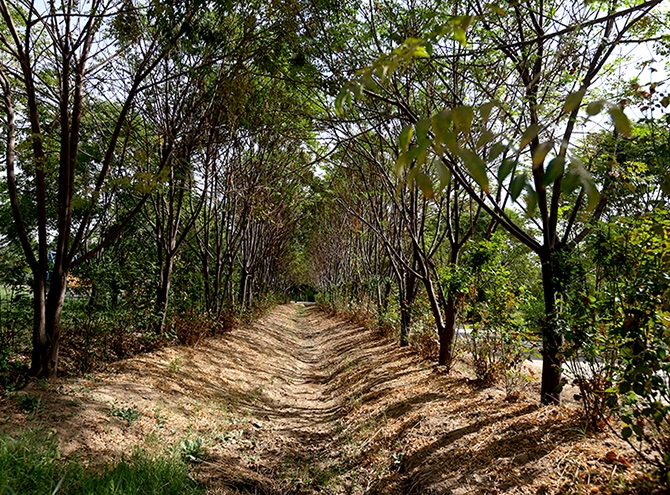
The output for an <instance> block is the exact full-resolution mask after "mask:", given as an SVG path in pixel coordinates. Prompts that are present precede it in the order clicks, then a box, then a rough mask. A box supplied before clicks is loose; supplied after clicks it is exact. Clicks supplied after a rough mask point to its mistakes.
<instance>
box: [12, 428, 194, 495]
mask: <svg viewBox="0 0 670 495" xmlns="http://www.w3.org/2000/svg"><path fill="white" fill-rule="evenodd" d="M204 493H205V490H204V487H203V486H202V485H201V484H200V483H198V482H197V481H195V480H194V479H193V478H192V477H191V475H190V474H189V467H188V465H187V464H186V463H185V462H184V461H182V460H181V459H179V458H178V457H174V456H166V455H164V456H151V455H149V454H148V453H146V452H144V451H141V450H136V451H134V452H133V453H132V454H131V455H130V456H128V457H126V456H124V457H123V458H122V459H121V461H120V462H117V463H116V464H110V465H106V466H104V467H102V468H101V469H97V470H92V469H87V468H86V466H85V465H84V464H83V463H82V462H80V461H78V460H76V459H62V458H61V457H60V454H59V452H58V447H57V444H56V439H55V438H54V436H53V435H51V434H49V433H47V432H44V431H30V430H27V431H24V432H22V433H20V434H18V435H10V434H7V433H0V495H9V494H21V495H33V494H34V495H44V494H52V495H55V494H58V495H80V494H81V495H84V494H86V495H112V494H133V495H135V494H137V495H172V494H174V495H196V494H204Z"/></svg>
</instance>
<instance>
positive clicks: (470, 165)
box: [459, 148, 489, 193]
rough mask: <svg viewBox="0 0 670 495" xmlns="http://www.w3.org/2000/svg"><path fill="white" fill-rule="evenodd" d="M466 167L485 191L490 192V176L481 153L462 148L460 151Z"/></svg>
mask: <svg viewBox="0 0 670 495" xmlns="http://www.w3.org/2000/svg"><path fill="white" fill-rule="evenodd" d="M459 155H460V156H461V159H462V160H463V164H464V165H465V168H467V169H468V173H469V174H470V176H471V177H472V178H473V179H474V180H475V182H477V184H479V187H481V188H482V190H483V191H484V192H487V193H488V192H489V178H488V175H487V174H486V163H484V160H482V159H481V158H480V157H479V155H477V154H476V153H475V152H473V151H471V150H468V149H465V148H463V149H461V150H460V152H459Z"/></svg>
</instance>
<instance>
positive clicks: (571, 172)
mask: <svg viewBox="0 0 670 495" xmlns="http://www.w3.org/2000/svg"><path fill="white" fill-rule="evenodd" d="M580 182H581V176H580V174H579V172H578V171H577V170H575V169H573V168H570V169H568V171H567V172H566V173H565V175H564V176H563V181H562V182H561V191H563V192H564V193H566V194H570V193H571V192H573V191H574V190H575V189H577V188H578V187H579V185H580Z"/></svg>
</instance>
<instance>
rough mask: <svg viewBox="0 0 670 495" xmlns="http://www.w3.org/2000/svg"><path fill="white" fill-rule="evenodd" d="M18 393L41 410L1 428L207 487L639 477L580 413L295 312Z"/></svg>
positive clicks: (528, 485)
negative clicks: (184, 469)
mask: <svg viewBox="0 0 670 495" xmlns="http://www.w3.org/2000/svg"><path fill="white" fill-rule="evenodd" d="M19 395H29V396H32V397H34V398H35V399H36V400H38V402H39V407H36V408H35V409H34V410H33V411H31V412H29V413H26V412H25V411H21V408H20V407H19V406H18V403H19V400H18V397H13V398H10V399H4V400H3V401H2V402H1V403H0V414H2V417H4V418H5V424H4V426H3V428H5V429H16V428H23V427H25V426H29V427H38V426H39V427H43V428H46V429H49V430H52V431H54V432H55V434H56V435H57V436H58V438H59V440H60V444H61V446H62V450H63V452H64V453H65V454H66V455H67V454H72V453H76V454H77V455H78V456H80V457H83V458H85V459H88V460H89V461H90V462H91V463H92V464H97V463H101V462H105V461H107V460H110V459H113V458H118V457H119V456H120V454H121V453H122V452H128V451H130V450H132V449H133V448H135V447H141V448H144V449H147V450H150V451H155V452H164V451H165V450H166V449H167V450H169V451H173V452H176V453H177V454H178V455H179V454H180V455H184V456H185V457H186V458H189V459H191V460H192V461H194V473H195V474H196V475H197V476H198V478H199V479H201V480H202V481H203V482H205V483H206V484H207V486H208V493H211V494H233V493H266V494H312V493H332V494H345V493H347V494H348V493H351V494H363V493H389V494H404V493H431V494H453V495H459V494H469V493H481V494H501V493H527V494H531V493H533V494H534V493H567V492H573V493H613V492H615V487H616V486H617V483H619V485H620V484H621V483H622V482H623V481H626V480H630V479H632V478H636V477H639V476H640V474H639V472H638V470H637V469H636V467H635V466H632V467H631V464H630V462H631V461H632V457H631V455H630V453H629V452H628V450H627V449H626V447H625V445H622V444H621V442H619V441H618V440H617V439H615V438H613V437H611V436H610V435H607V434H602V435H598V436H594V437H585V436H584V434H583V433H582V430H581V429H580V423H579V418H578V416H577V414H576V413H575V411H574V410H572V409H570V408H557V407H554V408H542V409H541V408H538V407H537V405H536V404H535V401H534V397H531V398H530V399H528V400H524V399H522V400H519V401H517V402H515V403H509V402H506V401H505V400H504V393H503V392H502V391H501V390H498V389H496V388H485V389H482V388H477V387H476V385H475V384H474V383H473V382H472V381H471V380H470V376H469V375H468V373H467V371H465V369H461V370H459V369H456V370H454V371H452V373H451V374H450V375H448V376H446V375H444V374H443V373H441V372H440V371H439V369H438V368H436V367H435V366H434V365H433V364H431V363H428V362H426V361H422V360H421V359H420V358H419V357H418V356H417V355H416V354H415V353H413V351H411V350H408V349H399V348H398V347H397V345H396V344H394V343H393V342H391V341H389V340H386V339H384V338H382V337H380V336H379V335H376V334H375V333H374V332H371V331H368V330H364V329H363V328H361V327H360V326H356V325H354V324H351V323H345V322H343V321H341V320H338V319H335V318H329V317H326V316H324V315H323V314H321V313H318V312H317V311H316V310H314V309H312V308H305V307H303V306H299V305H284V306H279V307H277V308H275V309H274V310H273V311H272V312H271V313H270V314H269V315H267V316H266V317H264V318H262V319H260V320H259V321H257V322H255V323H254V324H251V325H247V326H241V327H238V328H236V329H235V330H234V331H232V332H231V333H229V334H227V335H224V336H222V337H217V338H211V339H207V340H204V341H202V342H199V343H198V344H197V345H196V346H193V347H174V348H169V349H163V350H161V351H159V352H156V353H151V354H147V355H143V356H139V357H137V358H134V359H130V360H127V361H124V362H121V363H117V364H116V365H115V366H114V369H113V370H112V371H111V372H109V373H100V374H97V375H95V376H89V377H86V378H81V379H61V380H59V381H57V382H55V383H49V384H46V383H36V384H33V385H31V386H30V387H29V388H28V389H27V390H25V391H22V392H21V393H20V394H19ZM612 453H614V454H616V455H615V456H614V457H612ZM595 489H597V490H598V492H595V491H592V490H595Z"/></svg>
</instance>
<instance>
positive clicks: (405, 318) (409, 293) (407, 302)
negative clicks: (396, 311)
mask: <svg viewBox="0 0 670 495" xmlns="http://www.w3.org/2000/svg"><path fill="white" fill-rule="evenodd" d="M403 285H404V289H405V290H404V292H405V294H404V296H405V297H402V298H401V299H400V347H405V346H407V345H409V329H410V326H411V325H412V313H411V310H412V306H413V305H414V298H415V297H416V275H414V273H412V272H410V271H407V272H405V281H404V284H403Z"/></svg>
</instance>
